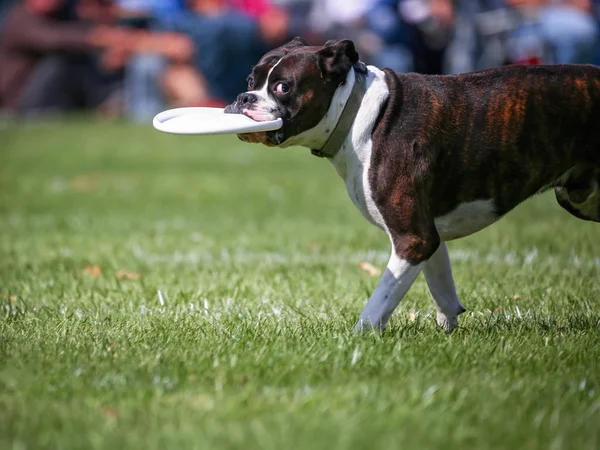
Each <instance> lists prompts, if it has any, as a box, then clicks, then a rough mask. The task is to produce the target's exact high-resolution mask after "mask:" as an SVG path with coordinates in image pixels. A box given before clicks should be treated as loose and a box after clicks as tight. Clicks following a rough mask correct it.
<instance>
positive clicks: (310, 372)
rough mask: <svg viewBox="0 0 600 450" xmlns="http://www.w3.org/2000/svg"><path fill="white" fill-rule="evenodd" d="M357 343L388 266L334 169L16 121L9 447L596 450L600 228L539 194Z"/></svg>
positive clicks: (5, 192) (0, 339) (0, 273)
mask: <svg viewBox="0 0 600 450" xmlns="http://www.w3.org/2000/svg"><path fill="white" fill-rule="evenodd" d="M449 247H450V254H451V258H452V260H453V269H454V274H455V279H456V282H457V286H458V291H459V296H460V298H461V302H462V303H463V305H464V306H465V307H466V308H467V309H468V312H467V313H465V314H463V315H462V316H461V323H460V328H459V329H458V330H457V331H456V332H455V333H453V334H451V335H446V334H444V333H442V332H440V331H439V330H438V329H437V328H436V326H435V320H434V317H435V314H434V310H433V304H432V302H431V300H430V299H429V297H428V293H427V288H426V285H425V282H424V280H423V278H422V277H420V278H419V279H418V280H417V282H416V284H415V285H414V286H413V288H412V289H411V290H410V291H409V295H408V296H407V298H406V299H405V300H404V301H403V303H402V304H401V305H400V307H399V308H398V311H397V313H396V314H395V315H394V317H393V318H392V321H391V323H390V326H389V328H388V330H387V331H386V332H385V333H384V334H383V335H381V336H378V335H364V336H357V335H354V334H352V333H351V328H352V326H353V325H354V322H355V321H356V319H357V317H358V314H359V313H360V310H361V309H362V307H363V305H364V303H365V301H366V299H367V298H368V296H369V293H370V292H371V290H372V289H373V288H374V287H375V285H376V283H377V281H378V278H377V277H376V276H375V277H373V276H370V275H369V273H367V272H365V271H363V270H361V269H360V268H359V263H361V262H369V263H371V264H373V265H375V266H376V267H378V268H380V269H381V268H384V267H385V264H386V262H387V256H388V241H387V238H386V237H385V235H383V234H382V233H381V232H380V231H379V230H377V229H375V228H374V227H372V226H371V225H369V224H368V223H367V222H366V221H365V220H364V219H363V218H362V217H361V216H360V213H359V212H358V211H357V210H356V209H355V208H354V206H353V205H352V204H351V202H350V200H349V199H348V198H347V196H346V192H345V190H344V186H343V183H342V182H341V180H340V179H339V178H338V177H337V175H336V173H335V170H334V169H333V167H331V165H330V164H329V163H327V162H326V161H324V160H321V159H318V158H314V157H311V156H310V153H309V151H308V150H306V149H299V148H295V149H287V150H273V149H267V148H266V147H259V146H255V145H247V144H243V143H242V142H240V141H238V140H237V139H235V138H234V137H231V136H226V137H219V138H197V137H184V136H170V135H166V134H161V133H159V132H156V131H154V130H152V129H151V128H150V127H148V126H146V127H141V126H137V127H136V126H130V125H119V124H112V123H107V122H95V123H94V122H90V121H82V120H72V121H68V122H60V123H48V124H38V125H21V126H10V127H9V126H6V125H3V126H0V448H2V449H15V450H16V449H39V448H59V449H70V448H85V449H96V448H105V449H108V448H111V449H119V448H123V449H124V448H140V449H159V448H160V449H165V448H169V449H191V448H195V449H238V448H239V449H261V450H270V449H273V450H281V449H285V448H293V449H311V450H313V449H315V450H319V449H323V450H332V449H363V448H364V449H376V448H388V449H397V448H402V449H429V448H444V449H477V450H482V449H534V448H537V449H552V450H558V449H578V450H581V449H597V448H599V446H600V225H598V224H593V223H587V222H583V221H580V220H577V219H575V218H573V217H571V216H570V215H569V214H568V213H567V212H566V211H564V210H562V209H561V208H560V207H559V206H558V204H556V202H555V200H554V198H553V196H552V195H543V196H539V197H537V198H535V199H533V200H531V201H529V202H527V203H525V204H523V205H521V206H520V207H519V208H518V209H517V210H516V211H513V212H512V213H511V214H509V215H508V216H507V217H505V218H504V219H502V220H501V221H500V222H499V223H497V224H495V225H493V226H492V227H490V228H488V229H486V230H484V231H482V232H480V233H477V234H475V235H473V236H471V237H469V238H466V239H462V240H459V241H456V242H452V243H450V245H449Z"/></svg>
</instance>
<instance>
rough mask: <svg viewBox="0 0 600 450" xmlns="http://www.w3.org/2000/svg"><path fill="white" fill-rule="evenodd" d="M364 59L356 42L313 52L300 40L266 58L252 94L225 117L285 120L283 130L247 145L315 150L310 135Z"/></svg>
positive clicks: (255, 72) (251, 82) (251, 81)
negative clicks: (302, 146)
mask: <svg viewBox="0 0 600 450" xmlns="http://www.w3.org/2000/svg"><path fill="white" fill-rule="evenodd" d="M358 58H359V57H358V53H357V52H356V50H355V48H354V43H353V42H352V41H350V40H341V41H329V42H327V43H326V44H325V46H324V47H313V46H310V45H309V44H308V43H307V42H306V41H305V40H304V39H302V38H298V37H297V38H295V39H293V40H292V41H291V42H289V43H287V44H286V45H284V46H282V47H279V48H277V49H275V50H272V51H270V52H268V53H267V54H265V55H264V56H263V57H262V58H261V59H260V61H259V62H258V64H257V65H256V66H254V68H253V69H252V73H251V74H250V75H249V76H248V91H247V92H244V93H242V94H240V95H239V96H238V97H237V99H236V100H235V102H233V103H232V104H231V105H229V106H227V108H226V109H225V112H226V113H241V114H245V115H246V116H248V117H251V118H252V119H254V120H257V121H266V120H275V119H278V118H281V119H282V120H283V127H282V128H280V129H279V130H275V131H267V132H261V133H248V134H241V135H239V137H240V139H242V140H244V141H246V142H260V143H263V144H265V145H269V146H283V147H285V146H287V145H290V144H291V143H294V144H300V145H307V146H310V145H312V144H313V143H316V142H313V141H315V139H317V138H316V137H315V136H308V135H310V134H311V133H310V132H309V130H313V129H314V128H315V127H316V126H317V125H318V124H319V123H321V122H322V120H323V118H324V117H326V115H327V114H328V111H329V109H330V105H331V103H332V99H333V98H334V95H335V93H336V91H337V90H338V88H339V87H340V85H342V84H343V83H344V82H345V81H346V78H347V76H348V73H349V72H350V69H351V68H352V67H353V65H355V64H356V63H357V62H358ZM324 131H325V130H324ZM303 137H306V139H303Z"/></svg>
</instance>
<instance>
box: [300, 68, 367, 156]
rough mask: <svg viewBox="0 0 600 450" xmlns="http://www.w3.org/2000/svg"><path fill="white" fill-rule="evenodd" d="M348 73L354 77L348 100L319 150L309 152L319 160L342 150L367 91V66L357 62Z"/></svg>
mask: <svg viewBox="0 0 600 450" xmlns="http://www.w3.org/2000/svg"><path fill="white" fill-rule="evenodd" d="M350 72H352V73H353V75H354V84H353V86H352V90H351V91H350V94H349V95H348V98H347V99H346V103H345V104H344V107H343V109H342V111H341V113H340V114H339V117H338V119H337V123H336V125H335V127H334V128H333V130H332V131H331V133H330V134H329V137H328V138H327V141H325V144H324V145H323V146H322V147H321V148H318V149H314V148H313V149H311V150H310V151H311V153H312V154H313V155H315V156H318V157H319V158H330V159H331V158H334V157H335V155H337V153H338V151H339V150H340V148H342V145H343V144H344V141H345V140H346V137H347V136H348V134H349V132H350V129H351V128H352V125H353V124H354V120H355V119H356V114H357V113H358V109H359V108H360V104H361V103H362V100H363V97H364V95H365V92H366V91H367V80H366V78H367V75H368V73H369V72H368V70H367V66H365V65H364V64H363V63H361V62H359V63H357V64H356V65H355V66H354V68H353V69H352V70H351V71H350Z"/></svg>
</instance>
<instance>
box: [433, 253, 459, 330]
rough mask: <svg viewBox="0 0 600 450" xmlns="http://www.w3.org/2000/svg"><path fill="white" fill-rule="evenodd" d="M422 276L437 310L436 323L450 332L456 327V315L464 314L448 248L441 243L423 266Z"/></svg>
mask: <svg viewBox="0 0 600 450" xmlns="http://www.w3.org/2000/svg"><path fill="white" fill-rule="evenodd" d="M423 275H425V281H426V282H427V287H428V288H429V292H430V294H431V297H432V298H433V301H434V302H435V307H436V309H437V323H438V325H439V326H440V327H442V328H443V329H444V330H445V331H447V332H450V331H452V330H453V329H454V328H456V326H457V325H458V315H459V314H462V313H463V312H465V308H463V306H462V305H461V304H460V302H459V300H458V295H456V287H455V286H454V278H453V277H452V267H451V266H450V257H449V256H448V247H447V246H446V243H445V242H442V243H441V244H440V246H439V247H438V249H437V250H436V251H435V253H434V254H433V255H432V256H431V258H429V260H428V261H427V262H426V263H425V264H424V266H423Z"/></svg>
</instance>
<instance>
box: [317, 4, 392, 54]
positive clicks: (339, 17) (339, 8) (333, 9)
mask: <svg viewBox="0 0 600 450" xmlns="http://www.w3.org/2000/svg"><path fill="white" fill-rule="evenodd" d="M376 2H377V0H352V1H348V0H322V1H315V2H313V7H312V10H311V12H310V17H309V26H310V27H311V28H312V29H313V30H314V32H315V34H316V35H317V36H320V37H322V39H323V40H329V39H352V40H353V41H354V44H355V46H356V48H357V51H358V52H359V54H360V55H361V59H362V60H363V61H364V62H366V63H367V64H376V60H375V55H377V54H378V53H379V52H380V51H381V49H382V45H383V43H382V40H381V39H380V37H379V36H377V33H376V32H375V31H374V30H372V29H371V28H370V27H369V25H368V13H369V11H370V10H371V9H372V8H373V6H374V5H375V4H376ZM315 44H324V42H316V43H315Z"/></svg>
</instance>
